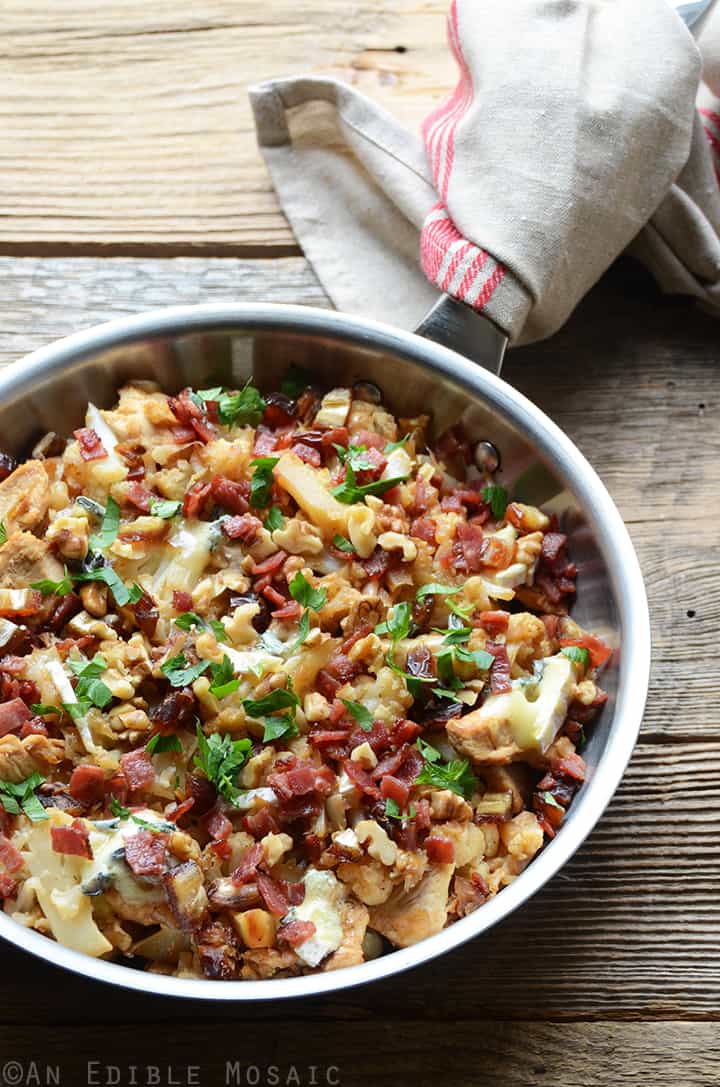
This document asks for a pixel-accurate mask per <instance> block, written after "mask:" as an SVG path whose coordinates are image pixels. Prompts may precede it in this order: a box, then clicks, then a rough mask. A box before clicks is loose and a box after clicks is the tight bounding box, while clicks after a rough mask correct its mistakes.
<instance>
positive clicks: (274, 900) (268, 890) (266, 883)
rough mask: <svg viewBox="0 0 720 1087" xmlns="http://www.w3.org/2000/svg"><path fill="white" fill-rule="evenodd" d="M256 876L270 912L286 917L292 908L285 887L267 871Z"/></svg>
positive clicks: (259, 889)
mask: <svg viewBox="0 0 720 1087" xmlns="http://www.w3.org/2000/svg"><path fill="white" fill-rule="evenodd" d="M253 848H254V847H253ZM255 878H256V882H257V889H258V891H259V892H260V895H261V897H262V899H263V902H264V903H265V905H266V906H267V908H268V909H269V910H270V913H274V914H275V916H276V917H284V916H285V914H286V913H287V912H288V910H289V909H290V903H289V901H288V899H287V895H286V894H285V892H284V888H283V887H282V886H281V884H280V883H279V882H278V881H277V880H275V879H273V878H272V876H268V875H267V874H266V873H265V872H258V873H257V875H256V877H255Z"/></svg>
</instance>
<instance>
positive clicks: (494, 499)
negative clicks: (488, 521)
mask: <svg viewBox="0 0 720 1087" xmlns="http://www.w3.org/2000/svg"><path fill="white" fill-rule="evenodd" d="M482 497H483V502H487V504H488V506H489V507H490V509H491V510H492V512H493V517H494V518H495V520H496V521H499V520H500V519H501V518H502V517H504V516H505V510H506V509H507V504H508V493H507V491H506V490H505V488H504V487H500V486H499V485H498V484H497V483H491V484H490V485H489V486H487V487H483V489H482Z"/></svg>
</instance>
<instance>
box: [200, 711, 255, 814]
mask: <svg viewBox="0 0 720 1087" xmlns="http://www.w3.org/2000/svg"><path fill="white" fill-rule="evenodd" d="M196 727H197V741H198V752H197V754H196V756H195V765H196V766H197V767H198V768H199V769H200V770H202V772H203V773H204V774H205V777H206V778H207V779H208V781H211V782H212V783H213V785H214V786H215V788H216V789H217V791H218V792H219V793H220V795H221V796H224V797H225V799H226V800H229V801H230V802H231V803H232V802H234V801H235V800H236V799H237V797H238V795H239V792H240V790H239V789H238V788H237V773H238V770H239V769H240V768H241V766H242V765H243V764H244V763H245V761H246V760H247V757H248V755H249V754H250V749H251V747H252V741H251V740H248V739H247V738H246V739H243V740H232V739H231V738H230V737H229V736H228V735H227V734H226V735H224V736H221V735H220V734H219V733H218V732H213V733H211V735H210V736H205V733H204V732H203V730H202V728H201V727H200V722H198V723H197V726H196Z"/></svg>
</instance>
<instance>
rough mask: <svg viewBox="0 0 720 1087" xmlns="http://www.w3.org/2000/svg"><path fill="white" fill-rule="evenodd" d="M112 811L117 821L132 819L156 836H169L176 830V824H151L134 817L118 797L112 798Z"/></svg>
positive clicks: (136, 816)
mask: <svg viewBox="0 0 720 1087" xmlns="http://www.w3.org/2000/svg"><path fill="white" fill-rule="evenodd" d="M110 811H111V813H112V815H113V816H114V818H115V819H132V821H133V823H137V825H138V826H139V827H142V829H143V830H151V831H152V832H153V833H154V834H169V833H172V831H174V830H176V829H177V828H176V827H175V824H174V823H167V822H163V823H150V822H148V820H147V819H142V818H141V817H140V816H139V815H133V814H132V812H131V811H130V809H129V808H124V807H123V805H122V804H121V803H120V801H119V800H118V798H117V797H116V796H111V797H110Z"/></svg>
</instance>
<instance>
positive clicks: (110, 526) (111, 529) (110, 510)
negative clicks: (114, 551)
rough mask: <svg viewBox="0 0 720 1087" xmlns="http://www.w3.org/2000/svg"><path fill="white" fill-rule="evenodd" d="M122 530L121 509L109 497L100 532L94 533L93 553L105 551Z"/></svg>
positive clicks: (91, 546) (91, 541)
mask: <svg viewBox="0 0 720 1087" xmlns="http://www.w3.org/2000/svg"><path fill="white" fill-rule="evenodd" d="M119 528H120V507H119V506H118V504H117V502H116V501H115V499H114V498H112V497H111V496H110V495H108V500H107V505H106V506H105V512H104V513H103V518H102V524H101V525H100V531H99V532H93V534H92V535H91V536H90V540H89V544H90V550H91V551H104V550H105V548H106V547H110V545H111V544H114V543H115V540H116V539H117V535H118V530H119Z"/></svg>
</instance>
